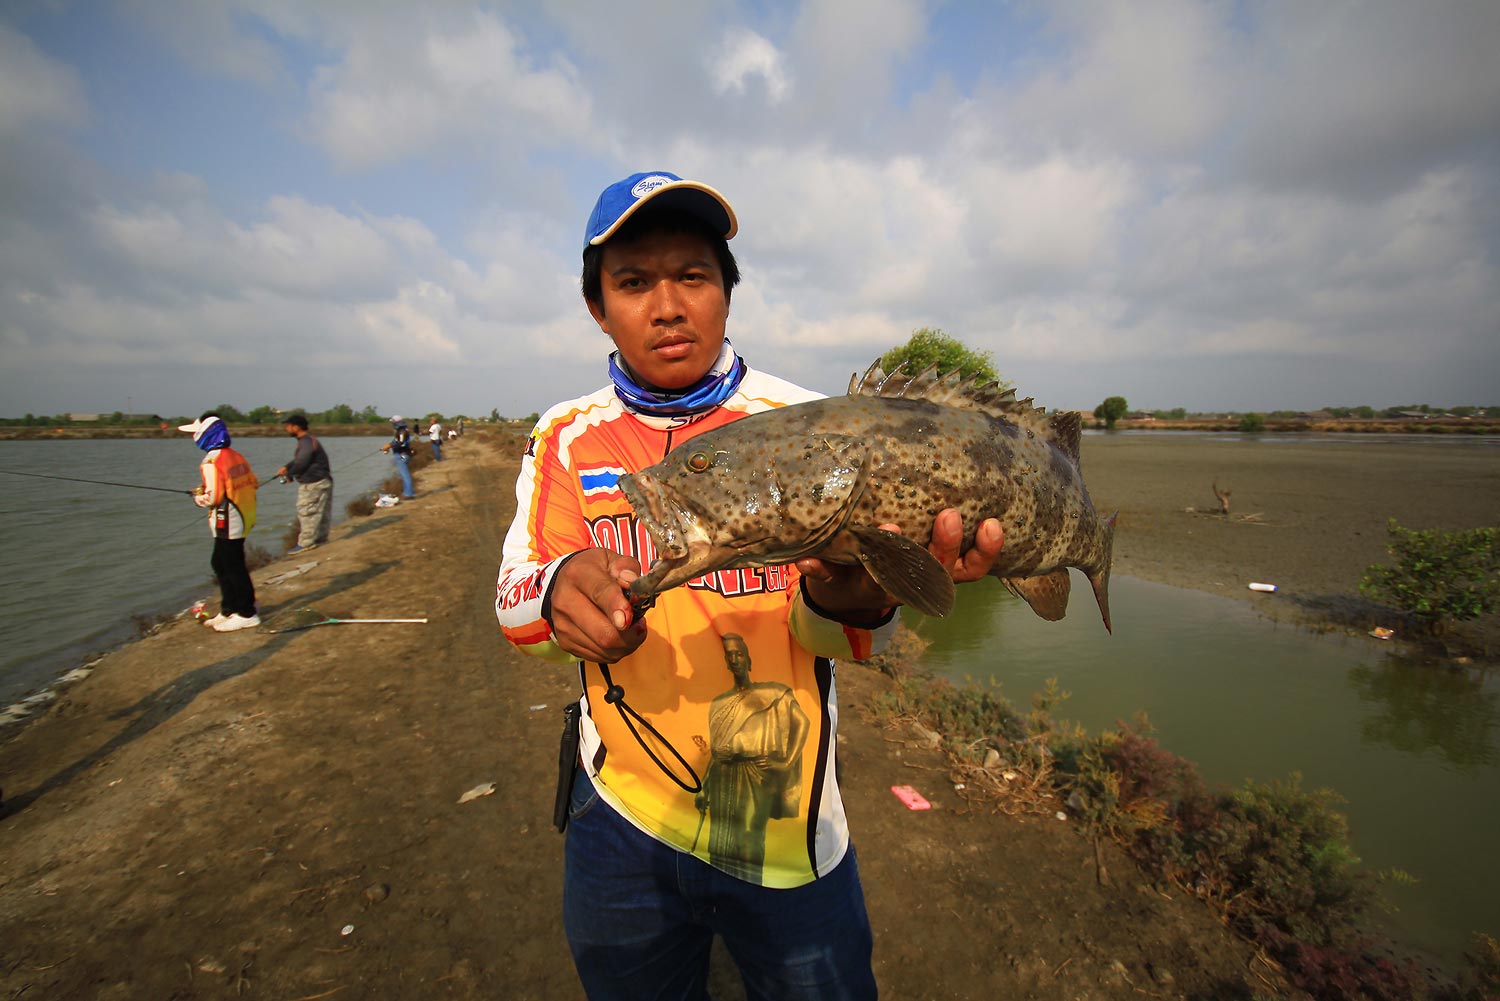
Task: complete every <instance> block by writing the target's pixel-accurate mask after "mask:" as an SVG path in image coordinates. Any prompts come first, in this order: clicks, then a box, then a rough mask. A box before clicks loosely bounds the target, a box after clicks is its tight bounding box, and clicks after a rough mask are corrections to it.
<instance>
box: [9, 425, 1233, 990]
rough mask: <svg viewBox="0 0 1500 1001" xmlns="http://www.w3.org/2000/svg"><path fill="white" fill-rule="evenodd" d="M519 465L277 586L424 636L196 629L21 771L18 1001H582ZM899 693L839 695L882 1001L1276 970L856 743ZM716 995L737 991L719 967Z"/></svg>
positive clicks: (899, 754)
mask: <svg viewBox="0 0 1500 1001" xmlns="http://www.w3.org/2000/svg"><path fill="white" fill-rule="evenodd" d="M504 444H505V446H506V447H505V448H504V449H503V450H497V449H492V448H487V447H486V446H485V444H484V442H482V441H481V440H480V439H479V437H478V436H473V435H471V436H470V437H468V438H466V439H465V440H464V441H463V442H462V443H460V444H458V445H457V446H456V447H454V448H452V449H451V450H449V452H448V455H449V456H450V458H449V460H448V461H446V462H444V463H442V464H441V465H436V466H432V467H429V469H427V470H426V471H424V473H423V474H422V476H421V478H420V487H419V489H420V493H421V496H420V497H419V499H418V500H417V501H415V502H413V503H412V504H409V505H402V506H400V507H398V508H395V509H390V510H389V511H381V512H377V513H376V515H374V516H373V517H371V518H369V519H365V520H363V521H361V522H359V523H357V524H352V525H347V526H345V527H343V528H341V529H340V530H339V531H338V532H336V533H335V538H334V541H333V542H332V543H331V544H329V545H327V546H325V547H323V548H321V549H319V550H316V551H314V552H312V553H310V554H307V557H306V558H305V559H304V560H302V561H300V562H302V563H307V562H312V561H314V560H316V562H317V566H315V567H312V568H310V569H309V570H308V571H307V572H306V573H305V574H302V575H301V576H298V577H294V578H292V579H290V580H287V581H285V582H283V583H280V584H268V583H265V580H266V579H267V578H268V577H270V576H272V575H274V574H276V573H278V572H283V571H285V570H288V569H292V568H294V567H296V566H298V565H299V562H298V561H295V560H292V559H289V560H283V561H281V562H279V563H277V564H275V565H273V566H271V567H268V568H266V569H265V570H263V571H261V572H260V573H259V574H258V579H259V580H260V581H261V583H260V585H259V586H260V593H261V601H262V605H263V608H264V611H265V613H266V614H268V615H270V614H274V613H275V612H276V611H277V610H281V609H290V608H295V607H298V606H303V605H311V606H315V607H317V608H318V609H320V610H322V611H324V612H325V613H327V614H329V615H333V616H337V617H371V618H383V617H420V616H423V615H425V616H428V617H429V618H430V619H431V620H432V621H431V623H430V624H429V625H426V626H397V625H390V626H358V625H347V626H329V627H323V628H317V629H311V630H307V631H302V632H294V633H284V634H278V635H267V634H261V633H256V632H246V633H239V634H231V635H219V634H215V633H212V632H210V631H208V630H205V629H203V628H202V627H201V626H198V625H196V624H194V623H192V622H189V621H180V622H176V623H173V624H171V625H168V626H167V627H165V628H163V629H162V630H161V631H159V632H158V633H157V634H155V635H152V636H150V637H148V638H146V639H144V640H142V641H141V642H139V643H136V644H132V645H131V646H129V647H127V648H125V649H123V650H120V651H118V652H116V653H115V654H112V655H111V656H110V657H108V658H107V659H106V661H105V662H104V663H102V664H101V665H100V669H99V670H98V671H97V672H96V673H95V674H94V676H93V677H91V678H90V679H89V680H88V681H87V682H85V683H83V684H80V685H77V686H75V687H73V688H71V689H69V690H67V691H66V694H65V695H64V697H63V698H62V699H61V700H59V702H58V703H56V704H55V705H54V706H53V707H52V709H51V710H50V711H49V712H48V713H47V715H46V716H44V717H43V718H41V719H39V720H38V721H36V722H35V723H34V724H32V725H30V726H27V727H26V728H24V730H22V731H21V732H19V733H18V734H13V735H11V736H10V737H9V739H7V740H6V742H5V743H4V744H0V783H3V787H4V795H5V805H6V812H5V814H4V816H3V818H0V943H3V945H0V996H4V997H28V998H33V997H34V998H59V999H85V998H87V999H95V998H97V999H116V998H174V999H188V998H222V997H250V998H279V999H314V998H319V999H320V998H335V997H336V998H340V999H344V998H349V999H354V998H360V999H365V998H370V999H386V998H389V999H397V998H400V999H409V998H429V997H432V998H436V997H454V998H469V997H473V998H481V997H482V998H497V997H504V998H560V999H571V998H578V997H581V992H580V991H579V989H578V986H577V983H576V980H575V978H574V975H573V972H572V967H571V963H570V961H569V959H568V954H567V946H566V943H565V941H564V938H563V935H562V931H561V927H560V903H559V901H560V891H561V873H562V846H563V839H562V838H561V837H559V836H558V835H557V834H556V833H554V832H553V831H552V829H551V827H550V816H551V802H552V789H553V782H554V779H555V773H556V746H557V745H556V738H557V729H558V717H557V712H558V708H559V707H560V706H561V705H562V704H563V703H564V702H565V701H566V700H567V698H568V697H569V693H570V691H571V688H572V676H571V674H570V672H568V671H566V670H562V669H556V668H552V667H549V666H547V665H545V664H542V663H541V662H539V661H531V660H528V659H526V658H522V657H520V656H518V655H516V654H515V653H514V652H513V651H512V650H511V649H510V648H509V647H508V646H507V645H506V644H505V643H504V642H503V641H502V640H501V638H500V636H499V633H498V630H497V628H496V627H495V625H494V619H493V613H492V611H491V610H490V607H489V593H490V590H491V588H492V587H493V575H494V569H495V564H496V562H497V559H498V552H499V548H500V539H501V536H502V534H503V532H504V529H505V527H506V526H507V525H508V523H509V520H510V512H511V510H512V507H513V504H514V501H513V493H512V483H513V479H514V474H515V464H514V462H513V460H512V459H511V455H512V454H513V453H514V450H515V442H514V441H513V440H507V441H506V442H505V443H504ZM885 683H886V681H885V679H884V677H883V676H881V675H879V674H877V673H875V672H873V671H871V670H869V669H867V668H863V667H860V666H858V665H849V666H846V667H844V668H843V669H842V671H841V673H840V677H839V685H840V701H841V704H842V705H843V707H844V710H845V719H846V724H845V726H844V727H843V728H842V730H841V752H842V754H843V781H844V784H845V786H846V789H847V791H846V801H847V804H848V809H849V813H850V816H851V823H852V824H853V829H854V831H855V839H856V844H857V845H858V849H859V852H860V863H861V867H862V869H863V872H864V876H865V885H866V893H867V895H868V898H869V906H870V911H871V918H872V920H873V922H874V926H875V929H876V968H877V975H878V977H879V979H880V982H881V985H882V989H883V992H884V995H885V996H886V997H889V998H897V999H899V998H976V999H979V998H984V999H989V998H994V997H999V996H1004V997H1030V998H1059V999H1061V998H1070V999H1073V998H1100V999H1103V998H1130V999H1132V1001H1134V999H1137V998H1140V997H1142V996H1147V997H1215V998H1217V997H1249V987H1248V986H1247V985H1248V984H1254V983H1258V982H1259V981H1258V979H1257V975H1256V972H1255V969H1254V968H1253V967H1258V964H1253V963H1252V962H1251V959H1250V954H1249V952H1248V950H1247V949H1246V948H1245V947H1244V946H1243V945H1241V944H1240V943H1238V942H1237V941H1235V940H1233V939H1231V938H1230V937H1228V936H1227V935H1226V934H1225V933H1224V932H1223V931H1222V929H1221V928H1219V927H1218V925H1217V924H1216V923H1215V921H1214V919H1213V917H1212V915H1211V914H1210V913H1209V912H1208V911H1207V910H1206V909H1205V908H1203V907H1202V906H1200V905H1199V904H1197V903H1195V902H1193V901H1189V900H1184V899H1178V900H1169V899H1165V898H1164V897H1163V896H1162V895H1160V894H1158V893H1157V892H1155V891H1154V890H1151V889H1150V888H1148V887H1145V886H1143V885H1142V884H1141V882H1140V881H1139V879H1137V878H1136V877H1135V876H1134V874H1133V873H1132V871H1131V869H1130V867H1129V866H1128V864H1126V863H1125V862H1124V861H1122V860H1120V859H1118V858H1115V857H1114V856H1113V855H1112V854H1110V853H1106V860H1107V862H1108V864H1109V869H1110V872H1111V873H1112V874H1113V880H1112V883H1111V885H1109V886H1103V885H1100V883H1099V881H1098V879H1097V873H1096V866H1095V856H1094V852H1093V848H1092V846H1091V845H1089V844H1088V843H1086V842H1085V841H1084V840H1083V839H1082V838H1081V837H1079V836H1078V835H1077V834H1076V833H1075V832H1074V831H1073V830H1072V829H1071V828H1070V827H1069V825H1068V824H1066V823H1064V822H1059V821H1056V820H1054V819H1040V818H1033V819H1025V820H1016V819H1011V818H1008V817H1005V816H1003V815H998V814H991V813H988V812H984V813H974V812H970V811H968V810H967V809H966V806H965V804H964V803H963V802H962V801H961V800H960V799H959V798H958V796H957V795H956V794H955V793H953V792H952V786H951V782H950V780H949V777H948V775H947V773H946V771H945V769H944V768H943V766H942V763H941V760H940V758H939V756H938V755H937V752H935V751H930V750H922V749H918V748H916V747H913V746H908V745H906V744H905V743H903V742H902V739H901V735H898V734H894V733H888V732H885V731H882V730H879V729H877V728H875V727H874V726H872V725H871V724H869V723H867V722H865V721H864V720H863V718H862V712H861V710H862V709H863V708H864V707H866V706H867V705H868V704H869V702H870V700H871V698H873V697H874V695H875V694H876V693H877V692H878V691H880V690H881V688H882V686H883V685H884V684H885ZM538 707H544V708H538ZM489 782H493V783H495V791H494V793H493V794H491V795H487V796H482V797H479V798H477V799H474V800H472V801H471V802H468V803H463V804H460V803H459V802H458V799H459V797H460V796H461V795H462V794H463V793H464V792H465V791H466V790H470V789H473V788H474V787H476V786H479V785H481V784H482V783H489ZM896 783H911V784H914V785H916V786H918V788H920V789H922V790H924V791H925V792H926V793H927V794H928V795H929V797H930V798H931V799H932V800H933V801H934V802H935V804H936V807H937V808H936V809H934V810H931V811H928V812H925V813H913V812H911V811H908V810H906V809H905V808H904V807H902V806H901V805H900V804H899V803H898V802H897V800H896V799H895V798H894V797H893V796H892V795H891V794H890V792H889V787H890V786H891V785H892V784H896ZM345 929H348V931H347V934H346V933H345ZM714 981H715V992H714V993H715V997H717V998H729V997H734V996H736V995H737V994H738V990H737V985H736V984H735V982H734V977H733V974H732V971H731V970H730V969H728V968H727V967H725V966H723V965H722V964H718V963H716V966H715V977H714Z"/></svg>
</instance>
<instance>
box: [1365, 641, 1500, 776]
mask: <svg viewBox="0 0 1500 1001" xmlns="http://www.w3.org/2000/svg"><path fill="white" fill-rule="evenodd" d="M1486 674H1487V672H1486V671H1484V670H1483V669H1482V668H1477V667H1463V666H1456V665H1455V666H1446V665H1439V664H1432V663H1430V662H1418V661H1414V660H1408V659H1406V658H1402V657H1397V656H1390V657H1386V658H1385V659H1384V660H1382V661H1377V662H1374V663H1369V664H1360V665H1359V666H1357V667H1355V668H1352V669H1351V670H1350V671H1349V675H1348V677H1349V683H1350V685H1351V686H1352V687H1353V688H1354V691H1355V692H1356V693H1357V694H1358V696H1359V700H1360V701H1361V702H1363V703H1365V704H1366V705H1369V706H1372V707H1373V708H1374V709H1375V714H1374V715H1370V716H1366V717H1365V719H1364V721H1363V722H1362V723H1361V724H1360V736H1361V739H1363V740H1364V741H1365V742H1366V743H1368V744H1379V745H1382V746H1385V747H1391V748H1394V749H1396V750H1398V751H1403V752H1406V753H1408V754H1431V755H1436V756H1437V757H1438V758H1440V759H1441V760H1442V761H1443V762H1445V763H1446V764H1448V765H1451V766H1452V767H1453V768H1455V769H1457V770H1458V771H1459V772H1461V773H1464V774H1471V773H1473V772H1474V771H1475V770H1477V769H1478V768H1480V767H1481V766H1484V765H1493V764H1495V762H1496V760H1497V759H1500V754H1497V751H1496V745H1497V743H1500V741H1497V738H1496V734H1497V728H1496V723H1497V721H1500V691H1495V690H1489V691H1486V688H1487V687H1489V688H1491V689H1493V688H1495V687H1496V686H1494V685H1489V686H1487V685H1486Z"/></svg>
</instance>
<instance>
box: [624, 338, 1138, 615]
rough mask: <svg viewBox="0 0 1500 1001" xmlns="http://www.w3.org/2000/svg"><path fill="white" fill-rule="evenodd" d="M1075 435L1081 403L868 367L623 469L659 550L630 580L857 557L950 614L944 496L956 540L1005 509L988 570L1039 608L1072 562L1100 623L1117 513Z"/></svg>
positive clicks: (1043, 611) (929, 608)
mask: <svg viewBox="0 0 1500 1001" xmlns="http://www.w3.org/2000/svg"><path fill="white" fill-rule="evenodd" d="M1081 433H1082V432H1081V425H1080V423H1079V417H1078V415H1077V414H1076V413H1065V414H1060V413H1054V414H1047V413H1045V412H1044V411H1043V410H1041V409H1039V408H1035V407H1033V406H1032V401H1031V400H1029V399H1028V400H1021V401H1017V400H1016V398H1015V395H1014V393H1013V392H1012V391H1004V392H1002V391H1001V390H1000V389H999V387H998V386H996V385H995V384H994V383H989V384H987V385H984V386H978V385H976V384H975V383H974V381H973V380H965V379H962V378H961V377H960V376H959V375H958V373H956V372H952V373H947V374H940V373H939V372H938V371H937V369H936V367H931V368H928V369H926V370H924V371H922V372H920V373H918V374H916V375H914V376H910V375H907V374H905V373H904V372H902V371H901V370H900V369H897V370H896V371H895V372H892V373H890V374H889V375H887V374H886V373H885V372H883V371H881V369H880V367H879V365H878V363H877V364H876V365H873V366H871V367H870V369H869V370H868V371H866V372H865V374H864V375H863V376H858V375H856V376H855V377H854V378H853V379H852V380H851V381H850V386H849V393H848V395H846V396H842V397H833V398H829V399H824V400H814V401H812V402H809V403H800V404H796V405H793V406H788V407H783V408H781V409H778V410H772V411H768V412H766V413H762V414H756V415H754V416H751V417H747V418H744V419H743V420H739V421H736V422H734V423H733V424H729V425H727V426H725V427H723V428H719V429H717V430H715V431H710V432H706V433H704V434H702V435H698V436H697V437H695V438H692V439H690V440H689V441H687V442H684V443H683V444H682V445H679V446H678V447H677V448H675V449H673V450H672V451H671V452H670V453H668V455H667V456H666V457H665V458H664V459H663V460H662V461H661V462H659V463H657V464H656V465H654V466H651V467H649V468H647V469H644V470H641V471H640V472H638V473H635V474H633V475H628V476H625V477H622V478H621V480H620V486H621V488H622V489H623V490H624V492H625V496H626V498H627V500H629V502H630V504H631V506H632V507H633V508H634V509H635V511H636V514H637V516H638V517H639V518H640V519H641V520H642V522H643V523H644V524H645V526H646V528H647V530H648V531H649V532H650V533H651V535H652V538H653V541H654V542H655V543H656V549H657V555H658V559H657V562H656V563H655V564H654V565H653V566H652V567H651V568H650V569H649V570H648V572H647V573H646V574H645V575H644V576H642V577H641V578H640V579H638V580H637V581H636V582H635V583H634V584H633V585H632V586H631V591H632V593H633V594H634V595H635V596H636V597H637V598H646V597H649V596H650V595H653V594H656V593H658V592H660V591H664V590H667V589H669V588H672V587H675V586H677V585H679V584H682V583H685V582H686V581H688V580H691V579H693V578H695V577H698V576H699V575H701V574H704V573H709V572H711V571H715V570H724V569H732V568H735V567H746V566H766V565H772V564H780V563H790V562H792V561H793V560H796V559H800V558H801V557H803V556H811V555H816V556H818V557H819V558H821V559H825V560H830V561H832V562H837V563H846V564H852V563H862V564H864V565H865V567H866V568H867V569H868V570H869V571H870V573H871V575H872V576H873V577H874V578H875V579H876V581H877V582H879V583H880V584H881V586H882V587H884V588H885V589H886V590H887V591H889V592H890V593H891V594H893V595H895V596H896V597H897V598H899V599H901V600H902V601H903V602H905V603H906V604H910V605H913V606H914V607H916V608H918V609H919V610H921V611H923V612H925V613H927V614H931V615H945V614H947V612H948V611H949V610H950V609H951V608H952V604H953V582H952V579H951V577H950V576H949V574H948V572H947V570H946V568H944V567H942V566H941V565H939V564H938V562H937V560H936V559H934V558H933V557H932V556H931V554H930V553H928V552H927V549H926V547H927V544H928V543H929V542H930V541H931V530H932V522H933V518H934V517H935V516H936V515H937V513H938V512H939V511H941V510H943V509H945V508H949V507H952V508H957V509H958V511H959V513H960V514H961V515H962V516H963V522H964V539H963V544H962V548H964V549H967V548H968V547H969V546H971V545H972V544H973V541H974V534H975V532H976V531H977V530H978V526H979V524H980V523H981V522H982V521H983V520H984V519H986V518H997V519H999V521H1000V524H1001V527H1002V529H1003V530H1004V533H1005V542H1004V546H1003V548H1002V550H1001V553H1000V556H999V558H998V560H997V561H996V563H995V566H994V568H993V569H992V570H991V573H992V574H993V575H994V576H996V577H999V578H1001V579H1002V581H1003V582H1004V583H1005V585H1006V586H1007V587H1008V588H1010V589H1011V590H1012V591H1014V592H1015V593H1017V594H1019V595H1020V596H1021V597H1023V598H1025V599H1026V601H1027V602H1028V603H1029V604H1030V605H1031V607H1032V608H1033V609H1034V610H1035V611H1036V612H1037V614H1039V615H1041V616H1042V617H1043V618H1047V619H1059V618H1062V616H1063V614H1064V613H1065V612H1066V609H1067V600H1068V593H1069V579H1068V571H1067V568H1069V567H1076V568H1078V569H1079V570H1081V571H1082V572H1083V573H1084V574H1085V575H1086V576H1087V577H1088V578H1089V582H1090V584H1091V585H1092V587H1093V590H1094V596H1095V598H1096V600H1097V602H1098V604H1099V610H1100V614H1101V615H1102V616H1103V619H1104V624H1105V627H1106V628H1109V627H1110V619H1109V567H1110V555H1111V551H1112V547H1113V535H1114V519H1113V518H1112V517H1111V518H1109V519H1100V518H1099V517H1098V515H1097V514H1096V513H1095V511H1094V506H1093V503H1092V501H1091V500H1090V499H1089V495H1088V490H1087V489H1086V487H1085V485H1084V482H1083V475H1082V472H1081V471H1080V468H1079V455H1078V453H1079V441H1080V436H1081ZM883 524H895V525H899V526H900V527H901V531H902V533H903V534H901V535H897V534H895V533H891V532H887V531H884V530H882V529H881V528H880V527H879V526H880V525H883Z"/></svg>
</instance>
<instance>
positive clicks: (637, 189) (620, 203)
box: [583, 170, 740, 250]
mask: <svg viewBox="0 0 1500 1001" xmlns="http://www.w3.org/2000/svg"><path fill="white" fill-rule="evenodd" d="M649 201H655V202H656V203H657V204H658V205H670V206H671V207H673V208H676V209H681V210H682V211H684V212H688V213H690V214H692V215H695V216H697V217H698V218H699V219H702V220H703V221H704V222H706V223H708V224H709V225H710V226H712V227H713V228H714V230H715V231H716V232H719V233H722V234H724V239H726V240H729V239H733V238H734V234H735V233H737V232H739V228H740V227H739V223H738V222H737V221H736V220H735V218H734V209H732V208H730V207H729V201H728V200H727V199H726V198H725V197H724V196H723V195H721V194H719V193H718V192H717V191H715V190H714V189H713V188H711V187H709V186H708V185H706V184H703V183H702V182H700V181H684V180H683V179H682V178H680V177H678V176H677V175H676V174H670V173H668V172H667V171H665V170H650V171H646V172H645V173H641V174H631V175H630V176H629V177H627V178H625V179H624V180H623V181H616V182H615V183H614V184H611V185H610V186H609V187H607V188H605V189H604V191H603V192H601V193H600V195H599V200H598V201H597V202H595V203H594V211H593V213H592V214H590V215H589V224H588V228H587V229H586V230H584V233H583V245H584V249H585V250H586V249H588V248H589V247H597V246H598V245H599V244H601V243H603V242H604V241H605V240H608V239H609V238H610V237H611V236H614V235H615V230H617V229H619V228H620V227H621V226H623V225H624V224H625V220H627V219H629V218H630V217H631V216H632V215H634V214H635V212H636V210H637V209H639V208H640V207H641V206H642V205H645V204H646V203H647V202H649Z"/></svg>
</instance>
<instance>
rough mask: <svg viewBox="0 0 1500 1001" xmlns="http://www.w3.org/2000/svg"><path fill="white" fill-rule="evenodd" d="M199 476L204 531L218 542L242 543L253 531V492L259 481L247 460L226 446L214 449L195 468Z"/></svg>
mask: <svg viewBox="0 0 1500 1001" xmlns="http://www.w3.org/2000/svg"><path fill="white" fill-rule="evenodd" d="M198 468H199V470H200V471H201V472H202V474H203V496H202V497H201V499H200V500H199V503H200V505H201V506H203V507H206V508H208V527H209V528H210V529H211V530H212V531H213V534H214V537H215V538H219V539H243V538H244V537H245V536H247V535H249V534H250V529H252V528H254V527H255V491H256V489H257V488H259V486H260V480H258V479H256V476H255V473H254V472H253V471H252V470H251V469H250V460H248V459H246V458H245V457H244V456H243V455H241V454H240V453H238V452H236V451H235V450H234V449H232V448H230V447H229V446H227V445H226V446H224V447H223V448H216V449H214V450H213V451H211V452H209V453H208V454H207V455H205V456H204V457H203V461H202V462H201V463H200V464H199V466H198Z"/></svg>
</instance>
